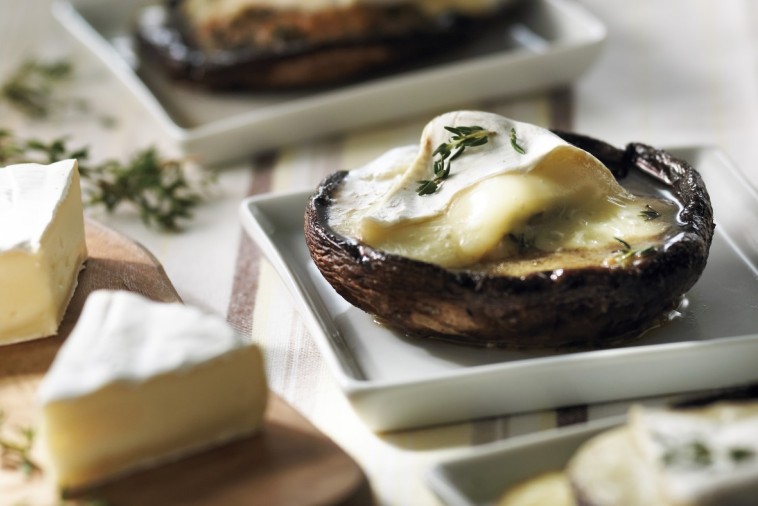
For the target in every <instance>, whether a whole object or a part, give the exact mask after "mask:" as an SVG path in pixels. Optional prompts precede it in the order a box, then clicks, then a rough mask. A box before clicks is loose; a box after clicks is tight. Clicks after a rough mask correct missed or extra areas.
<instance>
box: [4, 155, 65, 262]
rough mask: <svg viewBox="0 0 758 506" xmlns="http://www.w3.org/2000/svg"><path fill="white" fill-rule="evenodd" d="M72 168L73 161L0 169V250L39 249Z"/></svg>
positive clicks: (60, 200) (29, 250)
mask: <svg viewBox="0 0 758 506" xmlns="http://www.w3.org/2000/svg"><path fill="white" fill-rule="evenodd" d="M75 171H76V160H63V161H60V162H56V163H53V164H51V165H41V164H36V163H24V164H18V165H9V166H8V167H5V168H4V169H0V252H5V251H10V250H13V249H19V250H23V251H28V252H33V251H36V250H37V249H39V246H40V241H41V240H42V236H43V235H44V234H45V232H46V231H47V229H48V228H49V227H50V224H51V223H52V221H53V218H54V217H55V214H56V212H57V211H58V208H59V206H60V205H61V202H63V200H64V198H65V197H66V195H67V194H68V192H69V189H70V188H71V182H72V180H73V173H74V172H75Z"/></svg>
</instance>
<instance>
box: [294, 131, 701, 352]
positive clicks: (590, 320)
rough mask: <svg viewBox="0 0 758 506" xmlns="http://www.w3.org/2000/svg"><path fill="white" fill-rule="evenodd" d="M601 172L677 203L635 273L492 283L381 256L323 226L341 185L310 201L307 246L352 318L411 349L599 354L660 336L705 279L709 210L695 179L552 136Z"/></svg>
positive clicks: (657, 160) (687, 169) (641, 157)
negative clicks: (400, 337)
mask: <svg viewBox="0 0 758 506" xmlns="http://www.w3.org/2000/svg"><path fill="white" fill-rule="evenodd" d="M555 133H556V134H558V135H559V136H560V137H562V138H563V139H564V140H566V141H567V142H569V143H571V144H573V145H575V146H577V147H579V148H582V149H584V150H586V151H588V152H590V153H592V154H593V155H594V156H595V157H597V158H598V159H599V160H601V161H602V162H603V163H604V164H605V165H606V166H607V167H608V168H609V169H610V171H611V172H612V173H613V175H614V177H616V179H617V180H619V181H623V179H624V178H625V177H627V175H628V174H629V173H630V172H632V171H641V172H643V173H645V174H648V175H650V176H652V177H654V178H655V179H657V180H658V181H660V182H661V183H663V184H664V185H665V186H666V187H667V189H668V190H669V191H670V193H671V194H672V195H673V196H674V197H675V198H676V199H677V200H678V201H679V205H680V206H681V210H680V212H679V215H678V218H679V220H680V222H681V223H680V228H679V230H680V231H681V232H680V233H678V234H677V235H676V237H675V239H672V240H669V241H667V242H666V243H665V244H663V245H661V247H659V248H658V249H657V250H656V252H654V253H653V254H650V255H648V256H645V257H643V258H641V259H639V260H638V261H635V262H634V263H633V264H630V265H628V266H627V265H625V266H624V267H621V268H614V269H609V268H607V267H603V266H597V267H594V266H591V267H583V268H575V269H556V270H552V271H541V272H533V273H529V274H527V275H524V276H520V277H516V276H504V275H491V274H487V273H483V272H476V271H472V270H456V271H452V270H447V269H445V268H442V267H440V266H437V265H434V264H430V263H427V262H423V261H418V260H413V259H410V258H407V257H403V256H399V255H395V254H390V253H387V252H383V251H378V250H376V249H374V248H372V247H371V246H368V245H367V244H364V243H362V242H360V241H358V240H357V239H354V238H350V237H345V236H342V235H339V234H337V233H336V232H334V231H333V230H332V229H331V228H330V226H329V225H328V214H329V207H330V204H331V201H332V199H331V195H332V194H333V192H334V191H335V190H336V189H337V188H338V187H339V185H340V183H341V181H342V180H343V179H344V177H345V176H346V175H347V172H346V171H341V172H336V173H334V174H332V175H330V176H328V177H327V178H326V179H324V181H323V182H322V183H321V185H320V186H319V188H318V190H317V191H316V193H315V194H314V195H313V196H312V197H311V198H310V199H309V201H308V204H307V208H306V211H305V240H306V244H307V246H308V249H309V251H310V254H311V257H312V259H313V261H314V262H315V264H316V266H317V267H318V269H319V270H320V271H321V273H322V275H323V276H324V278H325V279H326V280H327V281H328V282H329V283H330V284H331V285H332V286H333V287H334V289H335V290H336V291H337V292H338V293H339V294H340V295H341V296H342V297H344V298H345V299H346V300H347V301H348V302H350V303H351V304H353V305H354V306H356V307H358V308H360V309H362V310H364V311H366V312H368V313H370V314H372V315H375V316H376V317H377V318H378V320H379V321H381V322H382V323H384V324H386V325H388V326H389V327H394V328H397V329H398V330H400V331H401V332H403V333H405V334H407V335H410V336H417V337H427V338H436V339H443V340H446V341H451V342H455V343H460V344H467V345H475V346H487V347H507V348H557V347H589V348H595V347H603V346H611V345H617V344H621V343H623V342H625V341H627V340H628V339H630V338H633V337H637V336H638V335H640V334H641V333H642V332H643V331H645V330H647V329H649V328H651V327H653V326H656V325H658V324H659V323H660V321H661V319H662V317H663V316H664V315H665V314H667V313H668V312H669V311H670V310H672V309H673V308H675V307H676V306H677V305H678V304H679V302H680V301H681V297H682V296H683V294H684V293H686V292H687V290H689V289H690V288H691V287H692V286H693V285H694V284H695V282H696V281H697V280H698V278H699V277H700V275H701V273H702V272H703V270H704V269H705V265H706V261H707V258H708V251H709V249H710V245H711V241H712V238H713V230H714V224H713V210H712V207H711V203H710V198H709V196H708V192H707V190H706V188H705V185H704V183H703V180H702V178H701V176H700V174H698V172H697V171H696V170H695V169H694V168H692V167H691V166H690V165H689V164H688V163H687V162H685V161H682V160H679V159H677V158H675V157H673V156H672V155H670V154H668V153H667V152H665V151H662V150H659V149H655V148H653V147H650V146H647V145H645V144H640V143H631V144H629V145H628V146H627V147H626V149H625V150H620V149H617V148H615V147H613V146H611V145H609V144H606V143H604V142H602V141H598V140H596V139H592V138H590V137H586V136H583V135H579V134H574V133H567V132H560V131H556V132H555Z"/></svg>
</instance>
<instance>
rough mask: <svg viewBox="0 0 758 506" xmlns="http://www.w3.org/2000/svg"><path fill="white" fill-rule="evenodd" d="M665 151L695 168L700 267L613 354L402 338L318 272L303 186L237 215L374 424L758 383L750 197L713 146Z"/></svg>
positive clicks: (754, 219) (396, 425) (757, 256)
mask: <svg viewBox="0 0 758 506" xmlns="http://www.w3.org/2000/svg"><path fill="white" fill-rule="evenodd" d="M671 151H672V152H673V153H674V154H675V155H678V156H679V157H681V158H684V159H686V160H688V161H690V163H692V164H693V165H694V166H695V167H696V168H697V169H698V170H699V171H700V172H701V174H702V175H703V177H704V179H705V180H706V184H707V186H708V189H709V192H710V195H711V200H712V202H713V207H714V209H715V214H716V222H717V228H716V235H715V238H714V241H713V246H712V248H711V252H710V257H709V260H708V266H707V267H706V270H705V272H704V273H703V276H702V277H701V279H700V280H699V281H698V283H697V284H696V285H695V287H694V288H693V289H692V290H691V291H690V292H689V293H688V294H687V300H688V302H689V306H688V307H687V308H686V309H685V310H684V311H683V314H682V316H681V317H679V318H676V319H675V320H673V321H671V322H668V323H667V324H666V325H664V326H662V327H660V328H658V329H655V330H653V331H651V332H649V333H648V334H646V335H645V337H644V338H642V339H640V340H638V341H635V342H634V343H632V344H630V345H628V346H624V347H619V348H613V349H605V350H596V351H582V352H574V353H568V352H563V353H558V352H552V351H543V352H517V351H509V350H500V349H479V348H469V347H462V346H456V345H452V344H447V343H443V342H438V341H431V340H429V341H426V340H420V339H410V338H407V337H405V336H403V335H400V334H399V333H396V332H393V331H391V330H389V329H387V328H386V327H382V326H379V325H377V324H376V323H375V322H374V321H373V319H372V317H371V316H370V315H368V314H366V313H364V312H363V311H361V310H359V309H357V308H355V307H353V306H352V305H350V304H348V303H347V302H346V301H345V300H344V299H342V297H340V296H339V295H338V294H337V293H336V292H335V291H334V290H333V289H332V287H331V286H330V285H329V284H328V283H327V282H326V281H325V280H324V279H323V277H322V276H321V274H320V273H319V272H318V270H317V269H316V267H315V265H314V264H313V262H312V261H311V259H310V256H309V254H308V250H307V248H306V246H305V240H304V238H303V212H304V208H305V204H306V200H307V198H308V194H307V193H295V194H283V195H282V194H280V195H276V194H274V195H271V194H269V195H264V196H260V197H255V198H251V199H248V200H246V201H245V202H243V204H242V209H241V216H242V222H243V225H244V227H245V229H246V230H247V232H248V233H249V234H250V236H251V237H252V238H253V239H254V240H255V241H256V242H257V244H258V245H259V246H260V248H261V249H262V251H263V253H264V254H265V255H266V256H267V258H268V259H269V260H270V262H271V263H272V265H273V266H274V267H275V268H276V269H277V271H278V272H279V274H280V275H281V277H282V279H283V280H284V283H285V284H286V285H287V287H288V288H289V290H290V292H291V293H292V294H293V296H294V300H295V301H296V303H297V305H298V308H299V311H300V313H301V314H302V316H303V318H304V320H305V322H306V324H307V325H308V328H309V330H310V332H311V333H312V334H313V337H314V339H315V340H316V342H317V344H318V345H319V347H320V350H321V353H322V354H323V356H324V358H325V360H326V361H327V362H328V363H329V366H330V367H331V369H332V371H333V372H334V374H335V375H336V377H337V380H338V382H339V384H340V385H341V387H342V389H343V390H344V392H345V393H346V395H347V396H348V397H349V398H350V400H351V401H352V403H353V406H354V407H355V409H356V410H357V411H358V412H359V413H360V414H361V415H362V417H363V418H364V420H365V421H366V423H367V424H368V425H369V426H371V427H372V428H373V429H375V430H381V431H384V430H393V429H401V428H408V427H416V426H423V425H430V424H437V423H444V422H452V421H457V420H463V419H471V418H480V417H486V416H493V415H499V414H505V413H515V412H524V411H531V410H537V409H546V408H553V407H559V406H569V405H577V404H590V403H596V402H603V401H608V400H614V399H629V398H635V397H644V396H651V395H658V394H665V393H673V392H685V391H693V390H700V389H707V388H717V387H722V386H728V385H732V384H738V383H746V382H750V381H754V380H758V368H756V367H755V364H756V362H758V195H756V193H755V190H753V189H752V187H751V186H750V185H749V184H748V183H747V182H746V180H745V179H744V177H743V176H742V175H741V173H740V172H739V171H738V170H737V169H736V168H735V167H734V166H733V164H732V163H731V162H730V161H729V159H728V158H727V157H726V156H725V155H724V154H723V153H722V152H721V151H719V150H718V149H714V148H689V149H679V150H671ZM650 371H654V372H655V373H654V374H651V372H650Z"/></svg>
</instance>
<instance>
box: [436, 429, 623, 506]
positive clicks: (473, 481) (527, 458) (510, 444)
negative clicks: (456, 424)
mask: <svg viewBox="0 0 758 506" xmlns="http://www.w3.org/2000/svg"><path fill="white" fill-rule="evenodd" d="M623 422H624V419H621V418H613V419H606V420H599V421H595V422H591V423H588V424H585V425H582V426H581V427H566V428H562V429H554V430H549V431H545V432H541V433H539V434H531V435H529V436H523V437H520V438H516V439H512V440H506V441H499V442H496V443H492V444H490V445H487V446H486V447H484V448H476V449H474V450H471V451H470V452H467V453H466V454H465V455H464V456H461V457H458V458H453V459H450V460H447V461H445V462H442V463H440V464H437V465H436V466H434V467H433V468H432V469H431V471H430V472H429V475H428V476H427V482H428V483H429V486H430V487H431V489H432V490H433V491H434V493H435V494H437V496H438V497H439V498H440V499H441V500H442V502H443V503H445V504H446V505H447V506H494V505H495V504H497V499H498V498H499V497H500V496H501V495H503V493H504V492H505V491H506V490H508V489H509V488H510V487H512V486H514V485H517V484H518V483H520V482H522V481H524V480H527V479H529V478H532V477H535V476H538V475H540V474H543V473H547V472H551V471H560V470H562V469H565V467H566V464H567V463H568V461H569V459H571V457H572V456H573V455H574V453H575V452H576V450H577V449H578V448H579V447H580V446H581V445H582V443H584V442H585V441H587V440H589V439H590V438H592V437H593V436H596V435H597V434H599V433H601V432H603V431H605V430H608V429H611V428H612V427H616V426H618V425H620V424H621V423H623ZM545 506H550V505H549V504H546V505H545Z"/></svg>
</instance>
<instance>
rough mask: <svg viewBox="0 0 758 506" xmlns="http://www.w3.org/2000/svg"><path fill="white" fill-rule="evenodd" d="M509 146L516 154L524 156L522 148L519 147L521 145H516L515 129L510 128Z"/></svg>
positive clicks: (524, 152)
mask: <svg viewBox="0 0 758 506" xmlns="http://www.w3.org/2000/svg"><path fill="white" fill-rule="evenodd" d="M511 146H513V149H515V150H516V153H519V154H521V155H525V154H526V151H525V150H524V148H522V147H521V145H520V144H519V143H518V140H517V139H516V129H515V128H511Z"/></svg>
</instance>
